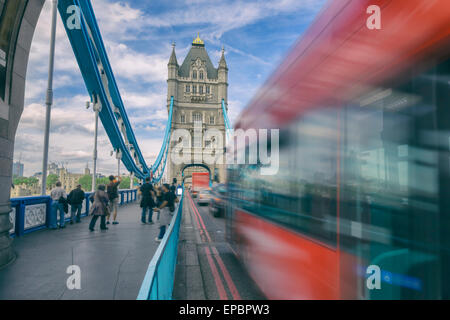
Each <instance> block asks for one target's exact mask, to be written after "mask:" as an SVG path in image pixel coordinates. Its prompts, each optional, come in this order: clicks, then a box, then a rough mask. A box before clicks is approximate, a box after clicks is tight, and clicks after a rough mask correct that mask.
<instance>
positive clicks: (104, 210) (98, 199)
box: [89, 184, 109, 231]
mask: <svg viewBox="0 0 450 320" xmlns="http://www.w3.org/2000/svg"><path fill="white" fill-rule="evenodd" d="M105 189H106V188H105V186H104V185H103V184H101V185H99V186H98V188H97V191H96V192H95V193H94V194H93V195H91V196H90V200H91V201H92V202H93V203H92V206H91V209H90V210H89V214H91V215H92V219H91V223H90V224H89V230H91V231H94V228H95V224H96V223H97V220H98V217H100V230H108V228H107V227H106V216H107V215H108V202H109V200H108V194H107V193H106V192H105Z"/></svg>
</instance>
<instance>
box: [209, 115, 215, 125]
mask: <svg viewBox="0 0 450 320" xmlns="http://www.w3.org/2000/svg"><path fill="white" fill-rule="evenodd" d="M214 120H215V119H214V116H210V117H209V124H214V122H215V121H214Z"/></svg>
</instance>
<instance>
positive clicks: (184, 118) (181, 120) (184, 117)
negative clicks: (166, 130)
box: [180, 114, 186, 123]
mask: <svg viewBox="0 0 450 320" xmlns="http://www.w3.org/2000/svg"><path fill="white" fill-rule="evenodd" d="M180 122H181V123H186V116H185V115H184V114H182V115H181V116H180Z"/></svg>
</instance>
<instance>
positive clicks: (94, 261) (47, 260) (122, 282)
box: [0, 203, 159, 300]
mask: <svg viewBox="0 0 450 320" xmlns="http://www.w3.org/2000/svg"><path fill="white" fill-rule="evenodd" d="M140 211H141V210H140V207H139V205H138V204H136V203H133V204H128V205H124V206H122V207H119V213H118V218H117V220H118V221H119V222H120V224H118V225H111V224H110V225H108V227H109V230H107V231H106V232H105V231H100V230H99V225H100V220H98V221H97V226H96V230H95V231H94V232H90V231H89V230H88V224H89V221H90V217H87V218H83V219H82V222H81V223H79V224H74V225H69V224H67V227H66V228H65V229H59V230H55V231H50V230H41V231H37V232H34V233H31V234H27V235H25V236H24V237H21V238H17V239H15V241H14V244H13V245H14V248H15V250H16V252H17V259H16V261H15V262H14V263H13V264H11V265H9V266H7V267H6V268H4V269H1V270H0V300H2V299H52V300H54V299H136V297H137V295H138V291H139V288H140V286H141V282H142V280H143V279H144V276H145V273H146V271H147V267H148V264H149V262H150V260H151V258H152V257H153V254H154V253H155V251H156V248H157V247H158V243H157V242H156V241H155V240H154V239H155V237H156V235H157V233H158V231H159V229H158V223H155V224H153V225H149V224H147V225H143V224H141V222H140ZM69 265H78V266H79V267H80V269H81V290H69V289H68V288H67V285H66V281H67V279H68V277H69V276H70V275H69V274H67V273H66V270H67V267H68V266H69Z"/></svg>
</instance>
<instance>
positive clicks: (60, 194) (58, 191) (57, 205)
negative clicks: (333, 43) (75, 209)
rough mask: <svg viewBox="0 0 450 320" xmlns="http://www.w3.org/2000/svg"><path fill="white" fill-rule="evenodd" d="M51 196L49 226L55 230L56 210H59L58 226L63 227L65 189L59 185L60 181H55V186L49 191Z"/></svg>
mask: <svg viewBox="0 0 450 320" xmlns="http://www.w3.org/2000/svg"><path fill="white" fill-rule="evenodd" d="M50 197H51V198H52V210H51V214H50V221H49V228H50V229H52V230H55V229H57V228H58V211H59V227H60V228H61V229H64V228H65V227H66V226H65V216H64V203H65V202H66V199H67V194H66V191H65V190H64V188H63V187H61V182H60V181H58V182H56V187H55V188H53V189H52V191H51V192H50Z"/></svg>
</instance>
